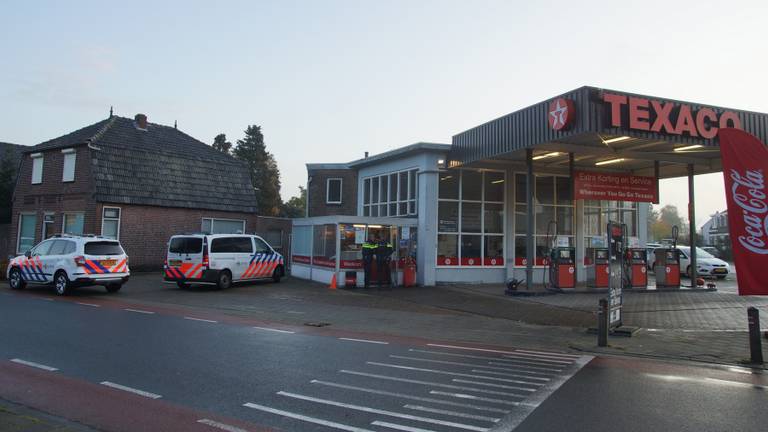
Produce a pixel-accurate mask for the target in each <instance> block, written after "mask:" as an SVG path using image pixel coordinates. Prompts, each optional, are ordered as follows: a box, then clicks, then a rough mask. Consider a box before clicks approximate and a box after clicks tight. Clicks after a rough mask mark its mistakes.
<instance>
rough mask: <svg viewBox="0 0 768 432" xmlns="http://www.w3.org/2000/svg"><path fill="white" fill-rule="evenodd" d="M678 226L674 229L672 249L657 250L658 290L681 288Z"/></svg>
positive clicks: (655, 267) (655, 265)
mask: <svg viewBox="0 0 768 432" xmlns="http://www.w3.org/2000/svg"><path fill="white" fill-rule="evenodd" d="M677 233H678V228H677V225H675V226H673V227H672V247H671V248H670V247H665V248H664V247H662V248H657V249H656V250H655V251H654V254H655V255H656V261H655V262H654V264H653V272H654V273H655V275H656V287H657V288H673V289H678V288H680V251H679V250H678V249H677Z"/></svg>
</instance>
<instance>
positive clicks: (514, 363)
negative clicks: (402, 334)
mask: <svg viewBox="0 0 768 432" xmlns="http://www.w3.org/2000/svg"><path fill="white" fill-rule="evenodd" d="M408 351H413V352H417V353H422V354H437V355H442V356H449V357H462V358H471V359H478V360H485V361H486V362H491V361H498V362H509V363H507V366H510V367H514V368H518V369H534V370H552V371H553V374H554V372H561V371H562V369H552V368H550V367H547V366H548V365H539V366H530V365H525V364H522V365H521V364H518V363H519V360H518V361H515V360H512V359H504V358H496V357H488V356H478V355H471V354H456V353H447V352H442V351H428V350H417V349H409V350H408ZM535 364H536V363H534V365H535ZM526 373H529V372H526ZM530 373H533V372H530Z"/></svg>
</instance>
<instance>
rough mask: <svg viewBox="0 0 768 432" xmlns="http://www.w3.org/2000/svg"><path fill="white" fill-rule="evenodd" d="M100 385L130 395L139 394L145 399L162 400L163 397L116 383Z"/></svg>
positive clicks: (103, 382)
mask: <svg viewBox="0 0 768 432" xmlns="http://www.w3.org/2000/svg"><path fill="white" fill-rule="evenodd" d="M99 384H101V385H105V386H107V387H112V388H114V389H118V390H123V391H127V392H130V393H134V394H137V395H139V396H144V397H147V398H150V399H160V398H161V397H162V396H160V395H159V394H157V393H150V392H147V391H144V390H139V389H135V388H133V387H128V386H124V385H121V384H115V383H113V382H109V381H102V382H101V383H99Z"/></svg>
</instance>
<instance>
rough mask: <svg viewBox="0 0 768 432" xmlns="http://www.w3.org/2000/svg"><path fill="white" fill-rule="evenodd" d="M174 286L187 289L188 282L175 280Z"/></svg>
mask: <svg viewBox="0 0 768 432" xmlns="http://www.w3.org/2000/svg"><path fill="white" fill-rule="evenodd" d="M176 286H178V287H179V288H180V289H187V288H189V284H188V283H184V282H176Z"/></svg>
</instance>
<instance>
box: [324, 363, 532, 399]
mask: <svg viewBox="0 0 768 432" xmlns="http://www.w3.org/2000/svg"><path fill="white" fill-rule="evenodd" d="M339 372H341V373H345V374H350V375H359V376H365V377H368V378H379V379H383V380H390V381H400V382H407V383H411V384H422V385H428V386H435V387H442V388H451V389H457V390H465V391H473V392H479V393H488V394H493V395H497V396H509V397H514V398H520V399H524V398H526V397H527V395H521V394H516V393H507V392H499V391H495V390H485V389H479V388H474V387H463V386H457V385H452V384H442V383H436V382H431V381H419V380H412V379H407V378H397V377H391V376H387V375H377V374H369V373H365V372H356V371H351V370H346V369H342V370H340V371H339Z"/></svg>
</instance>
